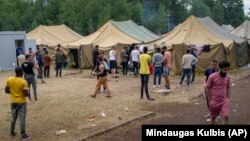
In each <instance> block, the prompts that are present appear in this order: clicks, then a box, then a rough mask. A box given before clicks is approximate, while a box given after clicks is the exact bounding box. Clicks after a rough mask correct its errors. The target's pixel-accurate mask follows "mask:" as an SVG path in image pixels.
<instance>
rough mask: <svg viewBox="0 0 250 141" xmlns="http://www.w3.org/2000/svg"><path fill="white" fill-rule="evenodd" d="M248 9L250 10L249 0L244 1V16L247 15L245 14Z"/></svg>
mask: <svg viewBox="0 0 250 141" xmlns="http://www.w3.org/2000/svg"><path fill="white" fill-rule="evenodd" d="M249 8H250V0H244V12H245V14H247V12H249Z"/></svg>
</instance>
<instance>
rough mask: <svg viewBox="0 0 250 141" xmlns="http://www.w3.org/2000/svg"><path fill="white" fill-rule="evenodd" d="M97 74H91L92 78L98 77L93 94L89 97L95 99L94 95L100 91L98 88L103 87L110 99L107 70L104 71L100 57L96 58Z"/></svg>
mask: <svg viewBox="0 0 250 141" xmlns="http://www.w3.org/2000/svg"><path fill="white" fill-rule="evenodd" d="M98 64H99V66H98V72H94V71H93V72H92V75H94V76H98V79H97V84H96V87H95V92H94V94H93V95H91V97H93V98H96V95H97V93H98V91H99V90H100V87H101V86H102V85H103V86H104V88H105V90H106V91H107V93H108V95H107V97H108V98H110V97H111V93H110V89H109V87H108V76H107V75H108V73H107V70H106V69H105V66H104V64H103V58H102V57H98Z"/></svg>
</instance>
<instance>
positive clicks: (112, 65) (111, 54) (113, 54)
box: [109, 46, 117, 78]
mask: <svg viewBox="0 0 250 141" xmlns="http://www.w3.org/2000/svg"><path fill="white" fill-rule="evenodd" d="M116 58H117V53H116V50H115V47H114V46H113V47H112V49H111V50H110V51H109V60H110V69H111V73H112V75H111V76H112V77H115V78H116V77H117V76H116V67H117V63H116Z"/></svg>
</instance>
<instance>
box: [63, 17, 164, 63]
mask: <svg viewBox="0 0 250 141" xmlns="http://www.w3.org/2000/svg"><path fill="white" fill-rule="evenodd" d="M157 38H159V36H157V35H155V34H153V33H152V32H150V31H149V30H148V31H147V30H146V28H144V29H142V28H141V27H140V26H138V25H137V24H135V23H134V22H133V21H131V20H129V21H123V22H116V21H112V20H110V21H109V22H107V23H106V24H104V25H103V26H102V27H101V28H99V29H98V30H97V31H96V32H94V33H92V34H90V35H89V36H86V37H83V38H81V39H79V40H77V41H74V42H70V43H66V44H63V46H66V47H67V48H79V46H81V52H82V55H81V61H82V62H83V65H82V66H81V67H90V66H92V53H91V50H92V48H93V46H95V45H98V46H99V49H100V50H101V51H104V52H105V55H107V54H108V51H109V50H110V49H111V48H112V47H113V46H115V47H116V49H117V52H118V62H120V60H119V59H120V51H121V49H122V48H123V47H124V46H125V45H131V44H133V43H141V42H148V41H152V40H155V39H157Z"/></svg>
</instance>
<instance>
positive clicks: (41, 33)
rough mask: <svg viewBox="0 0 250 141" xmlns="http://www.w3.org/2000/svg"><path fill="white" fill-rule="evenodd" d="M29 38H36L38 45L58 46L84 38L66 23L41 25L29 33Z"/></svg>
mask: <svg viewBox="0 0 250 141" xmlns="http://www.w3.org/2000/svg"><path fill="white" fill-rule="evenodd" d="M27 38H29V39H35V40H36V42H37V44H38V45H47V46H56V45H58V44H62V43H67V42H72V41H75V40H79V39H80V38H82V36H81V35H79V34H78V33H76V32H74V31H73V30H71V29H70V28H68V27H67V26H66V25H57V26H43V25H40V26H38V27H37V28H35V29H34V30H32V31H30V32H29V33H28V34H27Z"/></svg>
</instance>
